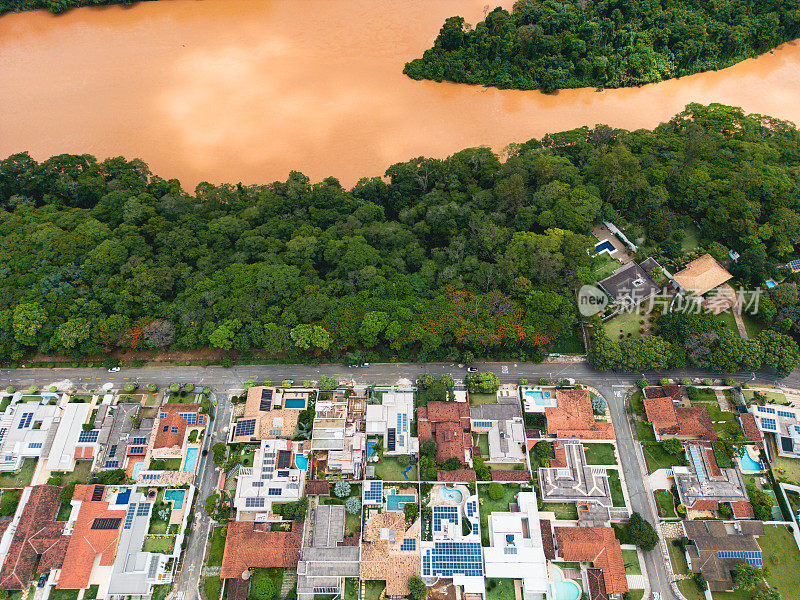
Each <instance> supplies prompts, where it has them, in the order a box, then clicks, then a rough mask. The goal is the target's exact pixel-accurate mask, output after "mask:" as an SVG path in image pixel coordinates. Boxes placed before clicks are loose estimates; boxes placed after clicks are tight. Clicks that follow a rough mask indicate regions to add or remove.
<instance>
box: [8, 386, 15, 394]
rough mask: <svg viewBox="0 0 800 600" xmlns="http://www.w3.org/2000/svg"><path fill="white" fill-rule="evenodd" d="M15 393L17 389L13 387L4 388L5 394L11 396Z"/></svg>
mask: <svg viewBox="0 0 800 600" xmlns="http://www.w3.org/2000/svg"><path fill="white" fill-rule="evenodd" d="M16 391H17V388H15V387H14V386H13V385H10V386H8V387H7V388H6V394H13V393H14V392H16Z"/></svg>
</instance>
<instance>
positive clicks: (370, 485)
mask: <svg viewBox="0 0 800 600" xmlns="http://www.w3.org/2000/svg"><path fill="white" fill-rule="evenodd" d="M382 500H383V481H380V480H376V481H369V482H367V486H366V489H365V490H364V502H377V503H380V502H381V501H382Z"/></svg>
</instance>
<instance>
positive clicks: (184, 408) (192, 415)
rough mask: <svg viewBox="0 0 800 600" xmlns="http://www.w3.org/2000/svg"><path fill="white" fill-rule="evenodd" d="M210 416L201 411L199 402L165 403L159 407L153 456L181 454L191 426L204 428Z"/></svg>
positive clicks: (166, 456)
mask: <svg viewBox="0 0 800 600" xmlns="http://www.w3.org/2000/svg"><path fill="white" fill-rule="evenodd" d="M207 424H208V417H207V416H206V415H204V414H201V413H200V405H199V404H196V403H195V404H177V403H171V404H164V405H163V406H162V407H161V408H159V409H158V418H157V419H156V422H155V425H154V430H155V439H154V440H153V456H154V457H155V458H168V457H172V456H180V454H181V449H182V448H183V445H184V442H185V440H186V437H187V435H188V433H187V432H188V431H189V430H190V429H191V428H203V427H205V426H206V425H207Z"/></svg>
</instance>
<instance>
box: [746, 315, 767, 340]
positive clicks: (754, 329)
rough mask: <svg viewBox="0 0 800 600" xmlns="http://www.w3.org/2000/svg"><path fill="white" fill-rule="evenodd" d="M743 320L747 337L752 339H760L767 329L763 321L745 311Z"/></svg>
mask: <svg viewBox="0 0 800 600" xmlns="http://www.w3.org/2000/svg"><path fill="white" fill-rule="evenodd" d="M742 320H743V321H744V328H745V330H746V331H747V336H748V337H749V338H750V339H752V338H754V337H758V336H759V334H760V333H761V332H762V331H764V329H766V327H765V325H764V324H763V323H762V322H761V321H759V320H757V319H756V318H755V317H754V316H753V315H750V314H748V313H746V312H744V311H743V312H742Z"/></svg>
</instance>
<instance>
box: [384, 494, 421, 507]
mask: <svg viewBox="0 0 800 600" xmlns="http://www.w3.org/2000/svg"><path fill="white" fill-rule="evenodd" d="M415 500H416V498H415V497H414V496H398V495H397V494H394V493H392V494H389V495H388V496H387V497H386V510H403V506H405V505H406V504H410V503H412V502H414V501H415Z"/></svg>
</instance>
